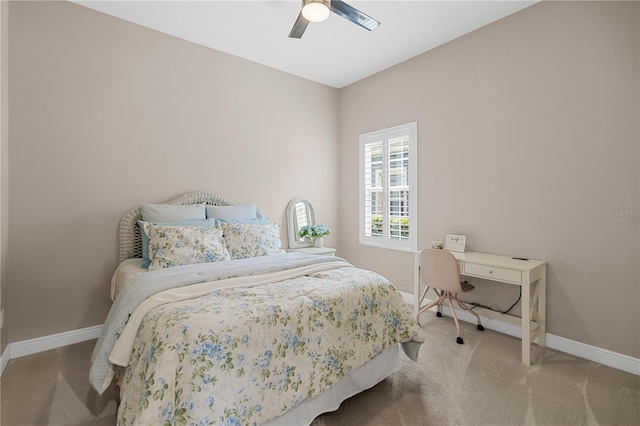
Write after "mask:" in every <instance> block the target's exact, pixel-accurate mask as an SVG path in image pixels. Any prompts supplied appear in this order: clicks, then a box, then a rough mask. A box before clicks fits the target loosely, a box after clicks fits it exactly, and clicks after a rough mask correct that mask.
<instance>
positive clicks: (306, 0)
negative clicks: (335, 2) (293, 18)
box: [302, 0, 331, 22]
mask: <svg viewBox="0 0 640 426" xmlns="http://www.w3.org/2000/svg"><path fill="white" fill-rule="evenodd" d="M330 13H331V10H330V9H329V0H302V16H304V19H306V20H307V21H309V22H322V21H324V20H326V19H327V18H328V17H329V14H330Z"/></svg>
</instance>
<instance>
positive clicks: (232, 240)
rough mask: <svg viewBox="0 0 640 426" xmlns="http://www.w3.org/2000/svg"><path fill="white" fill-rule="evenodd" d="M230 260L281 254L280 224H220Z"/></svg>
mask: <svg viewBox="0 0 640 426" xmlns="http://www.w3.org/2000/svg"><path fill="white" fill-rule="evenodd" d="M220 225H221V226H222V233H223V235H224V240H225V243H226V244H227V249H228V250H229V254H230V255H231V259H247V258H250V257H257V256H267V255H272V254H280V253H283V252H284V250H283V249H282V240H280V223H279V222H277V223H274V224H271V225H267V226H263V225H253V224H242V223H221V224H220Z"/></svg>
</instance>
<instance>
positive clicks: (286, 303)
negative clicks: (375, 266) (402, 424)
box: [92, 254, 423, 425]
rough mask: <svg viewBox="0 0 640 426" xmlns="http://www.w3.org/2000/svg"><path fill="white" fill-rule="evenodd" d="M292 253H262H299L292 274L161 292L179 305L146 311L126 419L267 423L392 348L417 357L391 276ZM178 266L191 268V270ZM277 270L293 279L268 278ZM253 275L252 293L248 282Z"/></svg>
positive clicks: (417, 333) (125, 390) (413, 329)
mask: <svg viewBox="0 0 640 426" xmlns="http://www.w3.org/2000/svg"><path fill="white" fill-rule="evenodd" d="M291 255H293V254H285V255H278V256H265V257H266V258H273V260H275V261H276V263H277V264H280V265H281V264H283V263H288V262H289V260H288V259H289V258H293V259H295V260H296V261H295V262H293V263H294V264H296V265H297V266H292V268H291V269H286V270H282V267H281V266H279V267H278V268H279V271H275V272H274V271H265V272H255V270H252V272H250V274H249V276H247V277H244V276H243V277H240V276H236V275H233V274H231V277H230V279H227V280H224V279H223V278H220V279H218V278H214V279H213V280H212V281H214V282H215V284H214V287H212V288H213V289H212V290H211V289H209V290H203V289H204V288H207V286H210V285H211V281H197V280H196V281H195V282H194V283H191V284H195V285H189V288H192V289H194V294H196V295H197V296H196V297H188V296H185V291H184V290H182V289H181V290H179V291H178V290H175V288H173V289H174V290H175V291H174V293H171V291H173V290H171V288H172V287H171V285H162V286H160V287H162V288H164V287H167V286H168V287H170V291H169V293H170V294H171V297H174V299H171V297H169V299H168V300H176V301H172V302H170V303H164V302H161V303H159V304H157V306H155V305H154V306H152V307H150V308H149V309H148V311H147V312H146V313H144V314H143V315H140V314H138V316H141V317H142V319H141V322H140V325H139V327H137V326H135V327H136V328H137V330H136V333H135V337H133V338H132V339H131V340H132V343H131V347H130V348H127V350H128V351H129V353H130V357H129V360H128V365H127V367H126V370H125V374H124V377H123V381H122V383H121V400H122V402H121V404H120V407H119V411H118V424H122V425H125V424H237V425H245V424H246V425H259V424H263V423H266V422H268V421H269V420H271V419H273V418H275V417H277V416H280V415H282V414H284V413H285V412H287V411H288V410H290V409H292V408H293V407H295V406H296V405H298V404H299V403H300V402H302V401H303V400H305V399H307V398H311V397H313V396H315V395H318V394H320V393H322V392H323V391H325V390H326V389H328V388H330V387H331V386H333V385H334V384H335V383H337V382H338V381H339V380H340V379H341V378H342V377H343V376H344V375H345V374H346V373H347V372H349V371H351V370H353V369H356V368H358V367H361V366H362V365H364V364H366V363H367V362H368V361H370V360H372V359H373V358H375V357H376V356H377V355H378V354H380V353H381V352H382V351H384V350H385V349H387V348H389V347H391V346H393V345H396V344H398V343H404V344H405V345H413V346H414V347H413V348H411V350H405V352H406V353H407V354H408V355H410V356H411V355H414V356H415V355H416V354H417V346H419V345H420V343H421V342H422V341H423V334H422V330H421V329H420V328H419V326H418V325H417V323H416V322H415V320H414V319H413V317H412V312H411V309H410V308H409V307H408V306H407V305H406V304H405V302H404V301H403V299H402V297H401V295H400V294H399V293H398V292H397V291H396V289H395V288H394V287H393V285H392V284H391V283H390V282H389V281H388V280H386V279H385V278H383V277H382V276H380V275H378V274H376V273H374V272H371V271H367V270H363V269H358V268H355V267H353V266H351V265H350V264H348V263H347V262H344V261H341V260H340V259H338V258H329V257H322V256H309V259H307V260H305V258H306V257H305V256H299V255H295V256H291ZM282 259H287V261H286V262H285V261H283V260H282ZM320 259H321V260H320ZM233 262H236V261H231V262H230V264H233ZM261 262H265V260H264V259H262V260H261ZM309 262H312V263H313V264H318V263H325V262H326V265H324V266H321V265H316V266H309V265H308V263H309ZM213 265H215V264H213ZM210 266H211V265H210ZM210 266H208V267H210ZM178 268H184V269H185V270H186V271H190V272H189V273H191V274H192V272H193V270H194V266H193V265H190V266H188V267H178ZM198 268H199V267H198ZM278 268H277V269H278ZM310 268H311V269H310ZM170 269H174V268H170ZM236 269H237V268H236ZM250 270H251V269H250ZM298 270H299V271H303V272H301V273H296V271H298ZM310 271H311V272H310ZM313 271H315V272H313ZM173 272H174V273H172V274H171V275H177V274H175V272H176V271H173ZM189 273H188V274H187V275H189ZM198 273H199V274H200V275H204V276H206V275H211V274H209V273H203V272H198ZM148 274H151V272H150V273H148ZM270 274H271V276H273V277H276V276H278V274H281V275H282V276H286V277H288V278H286V279H283V280H280V279H265V277H266V276H269V275H270ZM144 275H147V274H144ZM144 275H143V277H144ZM213 275H220V276H223V277H224V275H229V274H228V273H218V272H216V273H213ZM140 279H141V280H143V281H144V278H140ZM134 280H136V279H135V278H134V279H133V280H132V281H134ZM254 280H255V281H256V282H257V283H258V284H257V285H255V286H254V285H253V284H251V283H249V281H254ZM169 281H171V280H169ZM178 281H180V279H178ZM187 281H194V279H193V278H191V279H190V280H187ZM230 282H231V284H229V283H230ZM198 283H201V284H198ZM137 284H139V283H134V285H137ZM128 285H129V284H128ZM128 285H127V286H128ZM127 286H125V288H124V289H123V293H125V292H126V291H125V290H126V288H127ZM185 288H186V287H185ZM180 291H183V293H180ZM178 293H180V294H179V295H178V296H176V294H178ZM186 293H188V291H186ZM121 296H122V294H121V295H119V296H118V298H120V297H121ZM147 299H148V298H147ZM147 299H145V300H147ZM117 302H118V299H116V304H117ZM123 304H124V303H121V305H123ZM114 306H115V305H114ZM125 311H126V309H125ZM111 316H112V315H111V314H110V317H111ZM135 316H136V314H135V313H133V314H132V315H131V318H132V319H131V320H130V321H133V318H134V317H135ZM115 317H116V315H115V314H114V315H113V318H115ZM105 327H106V325H105ZM116 328H118V327H116ZM121 331H122V330H119V331H118V332H117V334H119V333H120V332H121ZM111 332H113V329H111ZM103 337H104V336H102V337H101V339H100V340H101V341H102V342H103V343H102V344H101V342H99V344H98V346H97V347H96V352H95V353H94V363H95V364H100V362H97V358H100V357H99V356H98V355H99V354H100V353H105V352H109V351H110V350H111V348H112V346H113V345H111V344H106V345H104V341H105V340H108V339H104V338H103ZM98 370H99V368H98ZM93 379H94V377H92V381H93ZM98 379H100V378H98ZM99 381H100V380H96V382H94V387H95V386H96V385H100V383H99Z"/></svg>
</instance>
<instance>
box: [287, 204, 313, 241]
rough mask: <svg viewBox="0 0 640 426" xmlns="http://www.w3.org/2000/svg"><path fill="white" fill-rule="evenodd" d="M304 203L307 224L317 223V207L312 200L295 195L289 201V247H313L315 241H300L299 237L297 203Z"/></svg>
mask: <svg viewBox="0 0 640 426" xmlns="http://www.w3.org/2000/svg"><path fill="white" fill-rule="evenodd" d="M298 203H303V204H304V205H305V209H306V211H307V224H309V225H315V224H316V208H315V207H314V206H313V203H312V202H311V200H309V199H308V198H306V197H295V198H292V199H291V201H289V204H288V205H287V232H288V234H289V248H292V249H297V248H305V247H313V241H306V240H304V241H300V238H299V237H298V221H297V220H296V219H297V217H296V205H297V204H298Z"/></svg>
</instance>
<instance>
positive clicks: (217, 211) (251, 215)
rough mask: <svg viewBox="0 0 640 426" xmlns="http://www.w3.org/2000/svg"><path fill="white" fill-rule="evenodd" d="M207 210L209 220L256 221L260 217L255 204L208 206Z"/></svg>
mask: <svg viewBox="0 0 640 426" xmlns="http://www.w3.org/2000/svg"><path fill="white" fill-rule="evenodd" d="M206 210H207V218H209V219H255V218H257V217H258V213H257V209H256V205H255V203H254V204H238V205H236V206H207V208H206Z"/></svg>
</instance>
